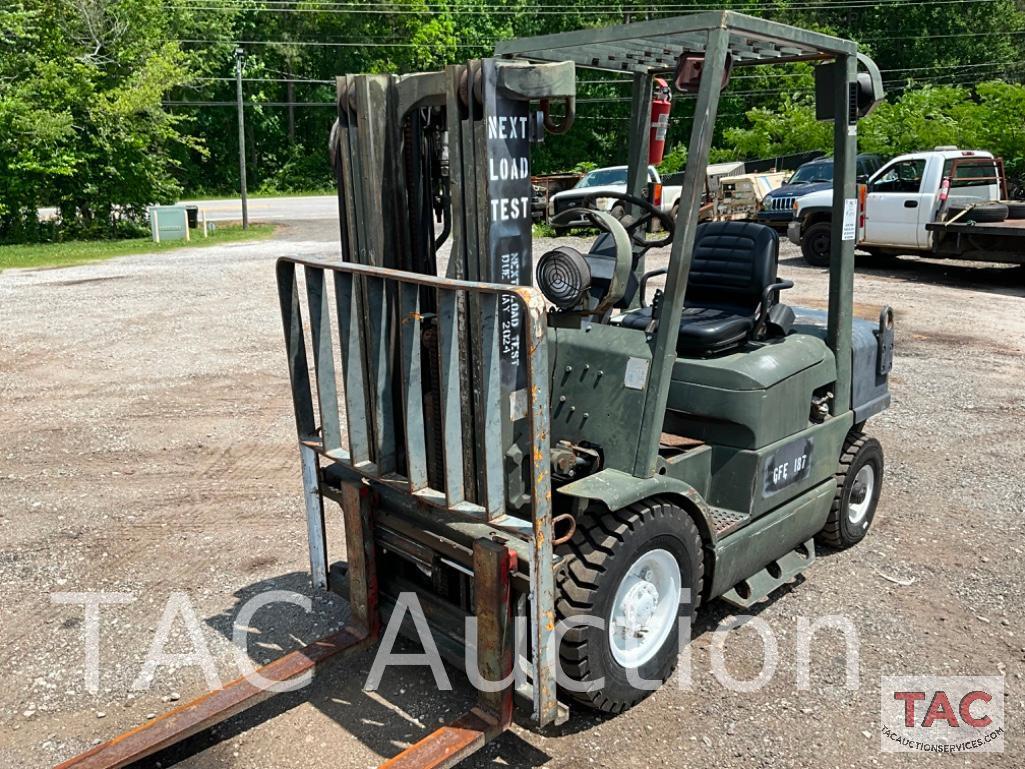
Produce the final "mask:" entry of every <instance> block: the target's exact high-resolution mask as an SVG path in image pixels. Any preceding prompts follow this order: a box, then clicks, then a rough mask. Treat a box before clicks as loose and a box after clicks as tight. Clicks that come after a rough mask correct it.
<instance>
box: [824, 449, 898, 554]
mask: <svg viewBox="0 0 1025 769" xmlns="http://www.w3.org/2000/svg"><path fill="white" fill-rule="evenodd" d="M870 462H871V463H872V464H874V466H875V485H874V487H873V489H872V497H871V501H870V503H869V508H868V512H867V513H866V514H865V518H864V523H863V525H856V524H852V523H851V521H850V519H849V518H848V516H847V510H848V505H849V504H850V501H851V494H852V493H853V492H854V490H855V489H854V486H855V478H856V477H857V475H858V472H859V471H860V470H861V468H863V467H864V466H865V465H866V464H868V463H870ZM884 469H885V462H884V459H883V447H882V446H881V445H880V444H879V441H877V440H876V439H875V438H869V437H868V436H867V435H865V434H864V433H861V432H858V431H855V430H852V431H851V432H849V433H848V434H847V439H846V440H845V441H844V446H843V452H842V453H841V454H840V464H839V466H838V468H837V471H836V496H834V497H833V505H832V507H830V509H829V517H828V518H826V525H825V526H823V527H822V531H820V532H819V533H818V534H817V535H816V537H815V540H816V541H817V542H819V543H820V544H823V545H828V546H829V547H832V548H836V549H837V550H843V549H846V548H848V547H852V546H854V545H856V544H858V543H859V542H861V540H863V539H864V538H865V535H866V534H868V530H869V528H871V526H872V520H873V519H874V518H875V514H876V506H877V505H878V504H879V492H880V491H882V488H883V471H884Z"/></svg>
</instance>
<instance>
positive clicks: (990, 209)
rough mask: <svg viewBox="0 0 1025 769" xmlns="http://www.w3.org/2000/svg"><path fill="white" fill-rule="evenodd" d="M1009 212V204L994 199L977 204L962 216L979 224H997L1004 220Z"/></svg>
mask: <svg viewBox="0 0 1025 769" xmlns="http://www.w3.org/2000/svg"><path fill="white" fill-rule="evenodd" d="M1007 214H1008V210H1007V206H1005V205H1004V204H1003V203H998V202H996V201H995V200H994V201H985V202H983V203H978V204H976V205H975V206H973V207H972V209H971V210H970V211H969V212H968V213H967V214H965V215H964V216H963V217H962V218H963V219H967V220H968V221H970V222H978V223H979V224H996V223H997V222H1002V221H1004V220H1005V219H1006V218H1007Z"/></svg>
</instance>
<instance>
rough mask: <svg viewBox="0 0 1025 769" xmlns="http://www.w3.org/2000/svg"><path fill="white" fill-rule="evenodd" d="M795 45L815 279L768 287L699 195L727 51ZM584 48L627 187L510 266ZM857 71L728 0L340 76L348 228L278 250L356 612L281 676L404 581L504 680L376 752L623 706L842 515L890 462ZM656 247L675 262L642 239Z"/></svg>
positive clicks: (739, 53) (139, 737)
mask: <svg viewBox="0 0 1025 769" xmlns="http://www.w3.org/2000/svg"><path fill="white" fill-rule="evenodd" d="M798 61H800V62H811V63H813V64H814V65H815V70H816V81H817V88H816V92H817V99H818V111H819V115H820V117H823V118H826V119H831V120H832V121H833V123H834V126H835V130H834V136H835V154H834V158H835V161H834V162H835V168H836V173H835V182H834V200H835V201H836V202H835V204H834V206H835V210H834V215H833V219H832V221H833V223H834V229H835V232H834V236H833V239H832V243H833V257H832V262H831V266H830V278H829V296H828V309H827V310H811V309H801V308H797V307H790V306H788V305H787V304H786V303H785V302H784V301H783V297H784V296H785V295H784V294H783V292H784V291H785V290H786V289H788V288H790V287H792V285H793V284H792V283H791V282H790V281H787V280H782V279H780V277H779V275H778V250H779V241H778V237H777V235H776V234H775V233H774V232H773V231H772V230H771V229H769V228H767V227H764V226H761V225H758V224H755V223H750V222H709V223H702V224H699V223H698V210H699V206H700V203H701V198H702V192H703V188H704V179H705V166H706V165H707V161H708V156H709V149H710V145H711V143H712V137H713V131H714V128H715V120H716V111H717V108H718V105H719V100H720V94H721V92H722V90H723V89H724V88H726V87H728V83H729V79H730V76H731V74H732V73H733V72H734V71H735V70H737V69H741V68H746V67H751V66H761V65H766V64H782V63H787V62H798ZM577 68H583V69H590V70H603V71H605V72H609V73H616V74H617V75H620V76H625V77H629V78H631V79H632V85H633V104H632V113H631V118H630V143H629V171H628V179H629V183H628V190H627V192H625V193H617V194H612V193H608V192H602V193H601V197H616V198H619V199H620V201H621V203H622V206H623V209H624V210H625V211H626V215H625V216H623V217H622V218H621V219H616V218H613V217H612V216H610V215H609V214H607V213H604V212H603V211H600V210H597V209H598V205H597V204H596V202H594V201H585V205H583V206H581V207H579V208H576V209H572V210H570V211H566V212H563V213H561V214H560V217H563V218H562V219H560V220H559V221H555V222H554V224H556V225H560V224H568V223H569V222H577V221H580V220H581V219H583V220H585V221H586V222H587V223H589V224H590V225H593V227H595V228H597V229H598V230H599V231H600V235H598V237H596V238H595V239H594V242H593V244H592V245H591V246H590V248H589V249H588V250H587V252H586V253H585V252H583V251H581V250H580V249H577V248H574V247H572V246H570V245H560V246H557V247H555V248H553V249H551V250H549V251H548V252H547V253H544V254H543V255H540V257H539V258H538V259H537V263H536V269H535V264H534V248H533V243H532V232H531V215H530V198H531V184H530V150H531V146H532V145H533V144H535V143H538V142H540V141H545V140H547V141H558V140H559V138H558V137H559V136H560V135H562V134H565V133H566V132H568V131H572V130H585V129H583V128H581V127H580V126H575V125H574V116H575V98H576V70H577ZM656 77H662V78H669V79H670V80H671V81H672V83H673V84H674V85H675V87H676V89H677V91H678V92H679V93H681V94H683V95H684V96H686V97H688V98H695V99H696V102H695V108H694V124H693V129H692V134H691V139H690V145H689V150H688V155H687V157H688V164H687V168H686V173H685V181H684V185H683V191H682V195H681V199H680V205H679V216H678V217H677V218H676V219H675V220H673V218H671V217H669V216H667V215H666V214H664V213H663V212H662V211H661V210H660V209H659V208H657V207H656V206H654V205H653V204H652V203H651V202H649V200H650V198H651V196H650V195H646V185H647V166H648V162H649V146H648V145H649V139H650V135H651V130H650V129H651V126H650V123H651V117H650V116H651V101H652V89H653V85H654V79H655V78H656ZM881 98H882V85H881V80H880V77H879V71H878V69H877V68H876V66H875V65H874V64H873V63H872V62H871V60H869V59H867V58H865V57H864V56H861V55H859V54H858V52H857V47H856V45H855V44H854V43H852V42H849V41H846V40H841V39H837V38H834V37H829V36H827V35H823V34H819V33H815V32H809V31H806V30H803V29H797V28H794V27H790V26H785V25H782V24H777V23H773V22H769V21H765V20H763V19H757V18H751V17H747V16H743V15H739V14H735V13H731V12H709V13H699V14H694V15H690V16H684V17H678V18H669V19H659V20H656V21H648V22H642V23H636V24H628V25H624V26H617V27H609V28H604V29H587V30H581V31H578V32H571V33H565V34H555V35H547V36H543V37H537V38H527V39H517V40H509V41H504V42H502V43H500V44H499V45H498V48H497V51H496V55H495V56H494V57H493V58H487V59H482V60H474V61H470V62H467V63H466V64H459V65H453V66H449V67H447V68H445V69H444V70H443V71H439V72H429V73H421V74H414V75H406V76H398V75H351V76H345V77H341V78H339V79H338V120H337V123H336V125H335V129H334V131H333V133H332V143H331V151H332V156H333V160H334V164H335V168H336V171H337V178H338V184H339V213H340V221H341V233H342V235H341V258H340V259H334V260H313V259H301V258H283V259H281V260H280V261H279V262H278V265H277V276H278V283H279V289H280V300H281V310H282V319H283V322H284V329H285V339H286V348H287V356H288V366H289V374H290V380H291V388H292V398H293V404H294V410H295V416H296V424H297V428H298V436H299V450H300V458H301V467H302V477H303V488H304V493H305V501H306V518H307V524H308V534H309V542H310V559H311V569H312V577H313V582H314V585H315V586H316V587H318V588H322V589H331V590H336V591H338V592H341V593H343V594H344V595H346V596H347V597H348V599H349V601H350V605H351V608H352V611H351V617H350V619H349V621H348V624H347V625H346V627H345V628H344V629H343V630H342V631H340V632H339V633H336V634H335V635H333V636H330V637H329V638H326V639H322V640H321V641H317V642H315V643H313V644H311V645H310V646H308V647H306V648H304V649H302V650H299V651H296V652H293V653H291V654H289V655H286V656H285V657H283V658H282V659H280V660H277V661H276V662H275V663H272V664H271V665H270V666H268V667H266V668H263V669H261V671H260V673H261V675H262V676H263V677H264V678H265V679H271V680H274V681H282V682H285V683H288V682H290V681H292V680H294V679H296V678H297V677H299V676H302V675H304V674H307V673H309V672H310V670H311V669H313V668H315V667H316V666H317V665H319V664H322V663H323V662H325V661H326V660H328V659H329V658H333V657H336V656H338V655H339V654H340V653H342V652H351V651H353V650H358V649H364V648H366V647H368V646H369V645H371V644H373V643H375V642H376V641H377V640H379V638H380V636H381V634H382V628H383V627H384V626H385V625H386V623H387V621H388V618H389V616H390V615H391V613H392V612H393V611H394V610H396V607H397V606H398V607H401V608H402V611H403V612H404V611H405V610H406V609H407V608H408V607H409V606H410V605H411V603H410V599H409V596H410V595H412V596H414V597H415V601H414V602H413V604H415V606H414V608H415V609H416V610H417V611H420V612H422V616H423V617H425V618H426V620H427V626H428V627H429V629H430V632H431V635H432V638H433V640H434V643H435V644H436V645H437V648H438V649H439V651H440V653H441V654H442V655H443V656H444V657H446V658H447V659H449V660H450V661H452V662H453V663H454V664H456V665H458V666H460V667H462V666H463V665H464V664H470V665H476V666H477V670H478V671H479V675H480V676H481V677H482V678H483V679H485V680H487V681H490V682H501V683H498V684H497V685H495V686H485V687H479V689H480V691H479V695H478V698H479V699H478V703H477V704H476V705H475V706H474V707H473V708H472V709H471V710H470V711H469V712H468V713H466V714H465V715H464V716H462V717H461V718H459V719H458V720H457V721H455V722H454V723H453V724H451V725H449V726H446V727H444V728H442V729H439V730H438V731H437V732H435V733H433V734H430V735H429V736H427V737H425V738H424V739H423V740H422V741H421V742H419V743H416V744H415V745H413V746H411V747H410V748H408V749H407V750H406V751H404V752H403V753H401V754H400V755H399V756H397V757H396V758H394V759H391V760H390V761H389V762H388V763H387V764H386V766H392V767H398V766H403V767H406V766H410V767H412V766H415V767H422V766H430V767H441V766H451V765H453V764H454V763H457V762H458V761H459V760H461V759H462V758H464V757H465V756H467V755H469V754H470V753H472V752H474V751H475V750H477V749H478V748H479V747H480V746H481V745H483V744H484V743H485V742H486V741H487V740H490V739H492V738H494V737H495V736H497V735H498V734H500V733H501V732H502V731H504V730H505V729H506V728H507V727H508V726H509V724H510V723H511V720H512V718H513V709H514V706H515V705H519V706H522V707H523V709H524V710H525V712H526V714H528V715H529V716H530V717H531V719H532V721H533V723H534V724H535V725H537V726H545V725H548V724H552V723H554V722H558V721H561V720H563V719H565V718H566V717H567V716H568V708H567V705H566V703H568V702H576V703H581V704H583V705H585V706H587V707H591V708H595V709H597V710H600V711H605V712H611V713H618V712H620V711H623V710H626V709H627V708H629V707H631V706H632V705H634V704H635V703H637V702H638V701H639V700H641V699H642V698H643V697H645V696H646V695H647V694H649V693H650V691H651V690H652V688H653V687H652V686H651V685H650V682H652V681H653V682H654V686H656V687H657V686H658V685H659V684H660V683H661V682H664V681H665V680H666V679H667V677H668V676H669V675H670V673H671V671H672V669H673V666H674V664H675V661H676V659H677V656H678V652H679V644H680V638H679V626H680V622H679V621H678V620H679V619H680V618H681V617H687V616H689V615H690V614H691V613H692V612H693V611H694V610H696V609H697V608H698V607H699V606H701V605H703V604H706V603H708V602H709V601H711V600H712V599H716V598H719V599H723V600H726V601H728V602H730V603H731V604H733V605H735V606H738V607H743V608H747V607H751V606H753V605H754V604H755V603H757V602H758V601H760V600H763V599H765V598H766V597H767V596H769V594H770V593H772V591H774V590H775V589H777V588H779V587H780V586H782V585H784V584H785V583H787V582H789V581H791V580H793V578H794V577H795V576H796V575H797V574H798V573H800V572H802V571H804V570H805V569H807V568H808V567H809V566H810V565H811V563H812V562H813V560H814V557H815V542H816V541H818V542H819V543H821V544H823V545H825V546H827V547H831V548H844V547H848V546H851V545H854V544H856V543H857V542H859V541H860V540H861V539H862V538H864V537H865V535H866V532H867V530H868V528H869V526H870V525H871V523H872V519H873V516H874V514H875V510H876V504H877V502H878V499H879V493H880V487H881V482H882V477H883V454H882V450H881V448H880V446H879V444H878V442H877V441H875V440H874V439H872V438H870V437H868V436H867V435H866V433H865V432H864V428H865V423H866V421H867V420H868V419H869V418H871V417H872V416H874V415H876V414H878V413H879V412H880V411H882V410H883V409H885V408H886V407H887V406H888V405H889V394H888V389H887V376H888V373H889V371H890V367H891V363H892V352H893V322H892V313H891V312H890V310H889V308H884V309H883V310H882V312H881V315H880V319H879V322H878V323H875V322H868V321H863V320H856V319H855V318H854V317H853V300H852V293H853V274H854V273H853V265H854V233H855V231H856V217H857V213H858V212H857V201H856V188H855V154H856V143H857V128H858V120H859V118H860V117H862V116H863V115H865V114H866V113H867V112H868V111H869V110H870V109H871V108H872V107H873V106H874V105H875V104H876V103H877V102H878V101H879V100H880V99H881ZM654 224H657V225H659V226H658V227H654V226H653V225H654ZM666 246H668V247H669V248H670V249H671V250H670V255H669V261H668V267H667V268H666V269H663V270H649V269H647V266H646V262H647V258H646V257H647V256H648V253H649V251H651V250H652V249H653V248H660V247H666ZM663 275H664V287H663V288H661V289H652V284H651V281H652V280H653V279H655V278H661V277H662V276H663ZM325 499H328V500H334V501H336V502H338V503H339V504H340V506H341V508H342V513H343V514H342V516H341V520H342V522H343V523H344V536H345V544H346V550H347V557H346V559H345V560H344V562H343V561H332V559H330V558H329V555H328V546H327V539H328V532H329V531H330V530H331V529H333V528H335V527H334V526H333V525H332V522H334V521H338V520H339V518H338V517H336V516H327V515H325V507H324V500H325ZM467 617H474V618H475V619H476V632H475V633H474V636H473V637H470V636H469V632H468V630H467V625H466V622H465V620H466V618H467ZM403 627H404V628H405V629H406V631H409V632H412V631H415V630H416V627H415V626H413V627H411V626H409V623H407V624H406V625H404V626H403ZM517 631H520V632H517ZM414 634H415V633H414ZM645 682H649V683H645ZM266 696H269V694H268V693H267V691H266V690H265V689H260V688H257V687H254V686H253V685H252V683H251V681H249V680H248V679H240V680H239V681H237V682H235V683H233V684H230V685H229V686H227V687H225V689H222V690H219V691H217V692H214V693H212V694H211V695H207V696H206V697H205V698H202V699H201V700H198V701H196V702H195V703H190V704H189V705H186V706H184V707H183V708H180V709H178V710H177V711H173V712H172V713H171V714H168V715H167V716H165V717H162V718H161V719H157V721H155V722H153V723H151V724H149V725H147V727H145V728H144V729H141V730H138V731H136V732H133V733H130V734H129V735H127V737H125V738H119V739H118V740H115V741H112V742H111V743H107V744H105V745H102V746H99V747H98V748H96V749H94V750H93V751H90V753H88V754H85V756H82V757H79V759H73V760H72V761H71V762H69V763H67V764H65V766H93V767H98V766H102V767H110V766H121V765H124V764H123V763H118V762H119V761H122V760H126V759H128V758H130V759H132V760H135V759H137V758H139V757H140V756H143V755H148V754H150V753H152V752H154V751H155V750H157V749H158V748H161V747H166V746H167V745H168V744H172V743H173V742H175V740H177V739H180V738H181V736H182V735H185V734H191V733H195V732H196V731H199V730H201V729H203V728H206V727H208V726H210V725H211V724H213V723H216V722H217V721H219V720H223V718H225V717H227V716H228V715H231V714H233V713H237V712H239V711H240V710H242V709H244V708H245V707H248V706H249V705H251V704H253V702H255V701H258V700H259V699H262V698H265V697H266ZM76 762H79V763H76Z"/></svg>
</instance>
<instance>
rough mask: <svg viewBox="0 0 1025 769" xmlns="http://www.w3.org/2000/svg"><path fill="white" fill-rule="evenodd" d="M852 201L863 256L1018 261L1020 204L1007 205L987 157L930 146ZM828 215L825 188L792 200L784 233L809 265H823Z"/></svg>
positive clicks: (1022, 236)
mask: <svg viewBox="0 0 1025 769" xmlns="http://www.w3.org/2000/svg"><path fill="white" fill-rule="evenodd" d="M859 198H860V205H859V206H858V209H857V210H855V209H854V208H853V205H852V215H851V221H850V227H851V230H850V234H851V237H852V238H854V239H856V240H857V243H858V248H859V249H861V250H862V251H864V252H866V253H868V254H870V255H874V256H880V257H881V256H896V255H902V254H908V255H920V256H929V257H931V258H934V259H935V258H947V259H964V260H978V261H985V262H1006V263H1014V264H1025V202H1022V201H1008V200H1006V198H1007V179H1006V177H1005V176H1004V166H1003V162H1002V161H1001V160H1000V159H999V158H994V157H993V155H992V154H991V153H989V152H985V151H982V150H960V149H957V148H952V147H937V148H936V149H935V150H932V151H929V152H914V153H911V154H908V155H901V156H900V157H897V158H894V159H893V160H892V161H890V162H889V163H888V164H887V165H885V166H884V167H883V168H882V169H880V170H879V171H878V172H877V173H876V174H875V176H873V177H872V178H871V179H869V181H868V183H867V184H866V185H865V186H864V187H862V188H861V194H860V195H859ZM1002 199H1003V200H1002ZM853 202H854V201H852V204H853ZM855 213H856V214H857V215H856V216H855V215H854V214H855ZM832 218H833V194H832V190H831V189H828V190H822V191H821V192H816V193H813V194H810V195H806V196H805V197H803V198H801V199H800V200H799V201H798V202H797V211H796V214H795V218H794V221H793V222H792V223H791V224H790V227H789V230H788V236H789V238H790V240H791V241H792V242H793V243H795V244H797V245H799V246H800V247H801V251H802V252H803V254H804V258H805V260H806V261H807V262H808V263H809V264H812V265H815V266H826V265H828V264H829V259H830V254H831V251H832V243H831V237H832V234H831V233H832V231H831V229H830V228H831V226H832V225H831V222H832ZM846 224H847V222H846V217H845V225H846Z"/></svg>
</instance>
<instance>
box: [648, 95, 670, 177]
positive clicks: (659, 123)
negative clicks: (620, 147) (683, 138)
mask: <svg viewBox="0 0 1025 769" xmlns="http://www.w3.org/2000/svg"><path fill="white" fill-rule="evenodd" d="M672 108H673V94H672V92H671V91H670V90H669V83H667V82H666V81H665V80H663V79H662V78H656V79H655V89H654V93H653V98H652V100H651V138H650V139H649V141H648V162H649V163H650V164H651V165H653V166H657V165H658V164H659V163H661V162H662V156H663V155H664V154H665V151H666V131H668V130H669V110H671V109H672Z"/></svg>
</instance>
